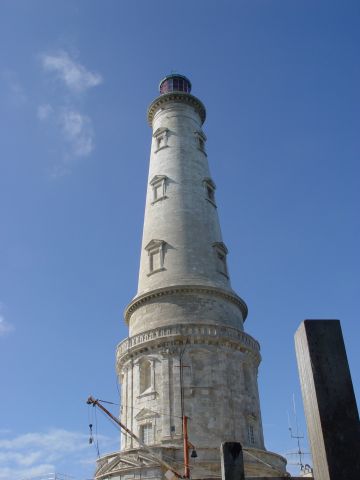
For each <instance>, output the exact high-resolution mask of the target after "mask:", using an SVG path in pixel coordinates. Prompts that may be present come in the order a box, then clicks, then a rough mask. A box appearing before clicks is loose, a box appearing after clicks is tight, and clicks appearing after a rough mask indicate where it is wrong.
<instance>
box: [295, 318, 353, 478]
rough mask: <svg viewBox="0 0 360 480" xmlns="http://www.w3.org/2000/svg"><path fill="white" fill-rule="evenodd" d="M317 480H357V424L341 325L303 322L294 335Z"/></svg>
mask: <svg viewBox="0 0 360 480" xmlns="http://www.w3.org/2000/svg"><path fill="white" fill-rule="evenodd" d="M295 349H296V356H297V362H298V368H299V375H300V383H301V390H302V396H303V403H304V409H305V416H306V423H307V428H308V434H309V441H310V445H311V451H312V457H313V464H314V478H315V480H352V479H354V480H355V479H357V478H359V479H360V424H359V415H358V410H357V406H356V400H355V394H354V389H353V385H352V381H351V376H350V370H349V365H348V361H347V356H346V351H345V345H344V340H343V337H342V332H341V326H340V322H339V320H305V321H304V322H302V323H301V325H300V327H299V328H298V330H297V332H296V334H295Z"/></svg>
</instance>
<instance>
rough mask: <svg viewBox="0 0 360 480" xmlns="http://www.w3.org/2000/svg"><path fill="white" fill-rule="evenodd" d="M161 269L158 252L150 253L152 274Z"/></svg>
mask: <svg viewBox="0 0 360 480" xmlns="http://www.w3.org/2000/svg"><path fill="white" fill-rule="evenodd" d="M159 268H161V264H160V252H159V251H157V252H153V253H150V271H151V272H153V271H154V270H158V269H159Z"/></svg>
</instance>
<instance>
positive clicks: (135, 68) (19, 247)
mask: <svg viewBox="0 0 360 480" xmlns="http://www.w3.org/2000/svg"><path fill="white" fill-rule="evenodd" d="M359 16H360V4H359V2H357V1H347V2H336V1H317V0H315V1H305V0H297V1H295V0H294V1H288V0H284V1H283V0H249V1H240V0H239V1H235V0H233V1H227V0H224V1H220V0H218V1H211V0H207V1H200V0H198V1H192V2H191V1H189V0H183V1H182V2H180V3H175V2H164V1H161V2H160V1H157V0H153V1H145V0H144V1H132V2H130V1H110V0H107V1H105V2H100V1H74V0H72V1H66V0H63V1H61V2H48V1H41V0H37V1H32V2H30V1H25V0H24V1H16V0H11V1H9V0H7V1H3V2H1V5H0V49H1V50H0V51H1V55H0V58H1V64H0V107H1V108H0V132H1V133H0V142H1V173H0V212H1V226H2V229H1V231H2V233H1V236H0V344H1V348H0V351H1V353H0V355H1V357H0V375H1V385H2V394H1V398H2V402H1V403H2V408H1V410H0V429H1V430H0V447H1V448H0V450H1V451H2V453H1V454H0V479H1V480H2V479H7V478H9V477H10V476H16V475H17V476H18V477H19V478H21V477H24V476H26V475H27V476H30V475H35V474H38V475H40V474H42V473H44V472H47V471H53V470H56V471H58V472H62V473H68V474H71V475H73V476H74V477H76V478H77V479H82V480H83V479H85V478H90V477H91V474H92V471H93V466H94V460H95V458H96V452H95V449H94V448H93V446H88V445H87V434H88V429H87V425H88V423H89V421H88V410H87V407H86V405H85V400H86V398H87V396H88V394H90V393H92V394H94V395H95V396H98V397H100V398H104V399H107V400H112V401H115V402H118V392H117V386H116V379H115V371H114V351H115V346H116V344H117V343H118V342H119V341H120V340H121V339H123V338H124V337H125V336H126V334H127V329H126V326H125V324H124V321H123V317H122V312H123V309H124V307H125V306H126V304H127V303H128V302H129V301H130V300H131V298H132V297H133V296H134V294H135V292H136V285H137V273H138V266H139V253H140V241H141V233H142V222H143V211H144V202H145V186H146V178H147V168H148V159H149V148H150V139H151V131H150V129H149V127H148V125H147V123H146V109H147V106H148V104H149V103H150V102H151V101H152V100H153V99H154V98H155V97H156V96H157V86H158V82H159V80H160V79H161V78H162V77H163V76H164V75H166V74H168V73H169V72H171V70H176V71H178V72H181V73H183V74H185V75H187V76H188V77H189V78H190V79H191V81H192V84H193V94H194V95H196V96H198V97H199V98H200V99H201V100H202V101H203V102H204V103H205V105H206V107H207V112H208V118H207V121H206V124H205V127H204V130H205V132H206V135H207V137H208V142H207V151H208V155H209V162H210V168H211V171H212V176H213V178H214V180H215V182H216V184H217V202H218V206H219V214H220V220H221V224H222V230H223V236H224V241H225V242H226V244H227V246H228V248H229V269H230V274H231V278H232V285H233V288H234V289H235V290H236V291H237V292H238V294H239V295H240V296H241V297H242V298H244V299H245V301H246V302H247V304H248V306H249V317H248V320H247V321H246V324H245V328H246V330H247V332H248V333H250V334H251V335H253V336H254V337H255V338H257V339H258V340H259V341H260V344H261V348H262V355H263V362H262V364H261V368H260V375H259V383H260V392H261V404H262V414H263V423H264V433H265V440H266V445H267V448H268V449H270V450H273V451H276V452H278V453H283V454H284V453H286V452H288V451H291V450H293V449H295V443H294V442H293V441H292V440H291V439H290V437H289V433H288V421H287V411H288V410H289V411H291V408H292V406H291V405H292V395H293V393H295V397H296V401H297V407H298V415H299V420H300V424H301V429H302V430H303V431H304V429H305V426H304V420H303V413H302V403H301V395H300V390H299V381H298V376H297V367H296V361H295V353H294V346H293V335H294V333H295V331H296V329H297V327H298V325H299V323H300V322H301V321H302V320H303V319H305V318H339V319H340V320H341V322H342V328H343V333H344V337H345V342H346V347H347V352H348V357H349V362H350V366H351V369H352V376H353V382H354V386H355V390H356V393H357V395H359V388H360V381H359V375H358V369H357V368H356V367H358V365H359V349H358V336H359V326H358V317H359V310H360V305H359V298H360V291H359V285H360V282H359V245H360V225H359V205H360V198H359V196H360V193H359V192H360V188H359V187H360V185H359V184H360V180H359V179H360V168H359V151H360V148H359V147H360V141H359V138H360V137H359V97H360V94H359V92H360V90H359V85H360V64H359V55H358V47H359V44H360V38H359V37H360V34H359V28H358V25H359ZM114 409H115V411H116V409H117V407H116V406H115V407H114ZM98 434H99V447H100V450H101V453H105V452H108V451H111V450H113V449H115V448H116V447H117V444H118V432H117V431H115V430H114V429H113V427H112V426H111V425H109V424H108V422H107V421H106V420H105V419H103V418H102V417H101V416H100V418H98Z"/></svg>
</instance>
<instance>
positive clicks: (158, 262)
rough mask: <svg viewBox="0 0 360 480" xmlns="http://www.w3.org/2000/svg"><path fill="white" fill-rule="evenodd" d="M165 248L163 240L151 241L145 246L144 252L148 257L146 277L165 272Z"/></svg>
mask: <svg viewBox="0 0 360 480" xmlns="http://www.w3.org/2000/svg"><path fill="white" fill-rule="evenodd" d="M165 246H166V242H164V241H163V240H151V242H149V243H148V244H147V245H146V247H145V250H147V252H148V255H149V273H148V275H152V274H153V273H156V272H160V271H162V270H165V268H164V257H165Z"/></svg>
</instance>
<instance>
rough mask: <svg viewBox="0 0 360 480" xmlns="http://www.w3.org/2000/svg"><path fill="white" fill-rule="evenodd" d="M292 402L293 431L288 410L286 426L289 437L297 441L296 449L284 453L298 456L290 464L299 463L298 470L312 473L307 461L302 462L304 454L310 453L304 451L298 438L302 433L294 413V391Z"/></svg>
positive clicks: (300, 437)
mask: <svg viewBox="0 0 360 480" xmlns="http://www.w3.org/2000/svg"><path fill="white" fill-rule="evenodd" d="M292 404H293V415H294V419H295V432H294V429H293V427H292V425H291V421H290V415H289V412H287V417H288V428H289V432H290V437H291V438H294V439H295V440H296V442H297V450H296V451H295V452H288V453H287V454H286V455H297V456H298V461H297V462H294V463H291V465H299V467H300V472H302V473H303V474H306V473H312V471H313V469H312V467H311V466H310V465H309V464H308V463H303V462H304V461H305V459H304V456H305V455H310V453H306V452H304V451H303V450H302V448H301V442H300V440H301V439H302V438H304V435H301V434H300V428H299V422H298V417H297V414H296V403H295V394H294V393H293V395H292Z"/></svg>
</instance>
